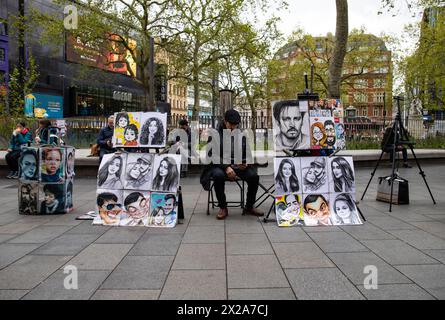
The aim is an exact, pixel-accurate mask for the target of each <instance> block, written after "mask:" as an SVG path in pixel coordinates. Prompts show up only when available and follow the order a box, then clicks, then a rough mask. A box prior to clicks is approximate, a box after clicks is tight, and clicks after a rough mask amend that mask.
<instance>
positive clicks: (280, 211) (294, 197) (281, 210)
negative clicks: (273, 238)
mask: <svg viewBox="0 0 445 320" xmlns="http://www.w3.org/2000/svg"><path fill="white" fill-rule="evenodd" d="M301 197H302V196H301V194H298V193H291V194H287V195H282V196H276V197H275V215H276V218H277V224H278V226H279V227H293V226H296V225H298V223H299V221H300V220H302V219H303V210H302V207H301Z"/></svg>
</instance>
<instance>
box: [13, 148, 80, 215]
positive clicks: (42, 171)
mask: <svg viewBox="0 0 445 320" xmlns="http://www.w3.org/2000/svg"><path fill="white" fill-rule="evenodd" d="M75 152H76V150H75V149H74V148H73V147H69V146H63V147H54V146H43V147H24V148H23V149H22V153H21V157H20V159H19V169H20V170H19V171H20V173H19V181H20V183H19V212H20V214H26V215H38V214H41V215H46V214H63V213H67V212H70V211H72V210H73V181H74V159H75Z"/></svg>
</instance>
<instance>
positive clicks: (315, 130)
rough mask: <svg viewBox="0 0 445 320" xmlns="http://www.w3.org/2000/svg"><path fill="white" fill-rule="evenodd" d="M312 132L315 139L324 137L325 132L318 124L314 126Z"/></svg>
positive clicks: (318, 139)
mask: <svg viewBox="0 0 445 320" xmlns="http://www.w3.org/2000/svg"><path fill="white" fill-rule="evenodd" d="M312 134H313V136H314V139H315V140H317V141H320V140H321V139H323V132H321V129H320V128H319V127H317V126H314V128H313V129H312Z"/></svg>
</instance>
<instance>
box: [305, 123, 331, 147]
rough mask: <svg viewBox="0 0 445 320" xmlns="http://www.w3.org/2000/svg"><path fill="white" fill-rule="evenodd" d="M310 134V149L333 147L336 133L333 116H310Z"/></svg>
mask: <svg viewBox="0 0 445 320" xmlns="http://www.w3.org/2000/svg"><path fill="white" fill-rule="evenodd" d="M310 124H311V127H310V136H311V148H312V149H325V148H328V149H334V148H335V141H336V134H335V122H334V118H333V117H311V118H310Z"/></svg>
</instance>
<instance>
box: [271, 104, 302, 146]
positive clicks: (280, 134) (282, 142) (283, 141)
mask: <svg viewBox="0 0 445 320" xmlns="http://www.w3.org/2000/svg"><path fill="white" fill-rule="evenodd" d="M302 107H303V106H300V103H299V101H298V100H283V101H276V102H275V103H273V107H272V108H273V109H272V110H273V130H274V139H275V141H274V142H275V150H276V151H281V150H297V149H310V136H309V117H308V112H307V110H305V111H304V109H307V105H306V102H305V106H304V107H305V108H304V109H303V108H302Z"/></svg>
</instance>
